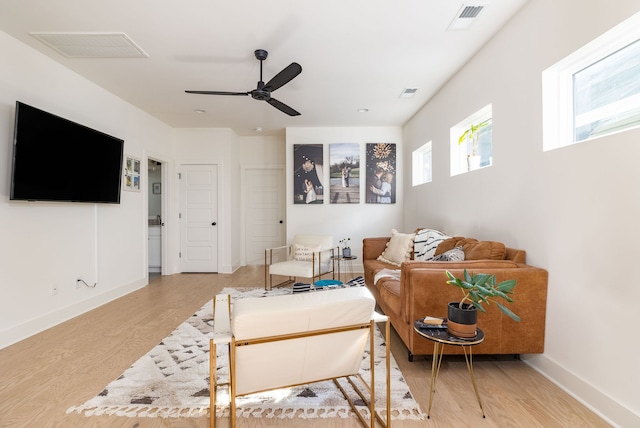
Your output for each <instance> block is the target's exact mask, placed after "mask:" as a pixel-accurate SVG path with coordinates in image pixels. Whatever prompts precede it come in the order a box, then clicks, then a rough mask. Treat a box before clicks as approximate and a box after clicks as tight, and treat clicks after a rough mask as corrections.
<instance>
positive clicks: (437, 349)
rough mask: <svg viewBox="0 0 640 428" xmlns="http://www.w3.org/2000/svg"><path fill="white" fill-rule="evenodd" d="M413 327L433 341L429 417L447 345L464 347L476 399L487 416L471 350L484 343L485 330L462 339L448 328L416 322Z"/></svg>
mask: <svg viewBox="0 0 640 428" xmlns="http://www.w3.org/2000/svg"><path fill="white" fill-rule="evenodd" d="M413 329H414V330H415V331H416V332H417V333H418V334H419V335H420V336H423V337H425V338H427V339H429V340H431V341H433V361H432V363H431V387H430V390H429V410H427V419H429V418H430V416H431V404H432V403H433V394H435V392H436V381H437V380H438V373H440V366H441V365H442V355H443V353H444V347H445V345H452V346H461V347H462V350H463V351H464V359H465V361H466V363H467V370H468V371H469V376H471V383H472V384H473V390H474V391H475V393H476V399H477V400H478V405H480V411H481V412H482V417H483V418H485V417H486V416H485V414H484V408H483V407H482V400H481V399H480V393H479V392H478V385H477V384H476V377H475V376H474V374H473V352H472V350H471V347H472V346H474V345H478V344H480V343H482V341H483V340H484V332H483V331H482V330H480V329H477V330H476V331H477V333H476V337H473V338H470V339H462V338H460V337H456V336H452V335H451V334H449V332H448V331H447V329H446V328H423V327H420V326H419V325H418V324H417V323H416V324H414V325H413Z"/></svg>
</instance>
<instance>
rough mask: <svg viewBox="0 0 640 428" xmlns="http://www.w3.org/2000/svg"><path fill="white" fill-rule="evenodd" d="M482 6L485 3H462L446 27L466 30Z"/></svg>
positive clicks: (454, 29) (453, 29)
mask: <svg viewBox="0 0 640 428" xmlns="http://www.w3.org/2000/svg"><path fill="white" fill-rule="evenodd" d="M484 8H485V5H475V6H469V5H465V4H463V5H462V7H461V8H460V10H458V13H457V14H456V17H455V18H453V21H451V24H449V26H448V27H447V30H448V31H456V30H468V29H469V28H471V25H472V24H473V23H474V22H475V21H476V18H477V17H478V15H480V12H482V10H483V9H484Z"/></svg>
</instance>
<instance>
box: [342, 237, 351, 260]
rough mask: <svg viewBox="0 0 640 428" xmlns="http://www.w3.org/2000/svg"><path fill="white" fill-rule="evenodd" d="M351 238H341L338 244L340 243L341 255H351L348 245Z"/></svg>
mask: <svg viewBox="0 0 640 428" xmlns="http://www.w3.org/2000/svg"><path fill="white" fill-rule="evenodd" d="M349 241H351V238H342V239H341V240H340V244H342V257H351V247H350V246H349Z"/></svg>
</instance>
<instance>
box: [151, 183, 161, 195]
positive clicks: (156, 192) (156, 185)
mask: <svg viewBox="0 0 640 428" xmlns="http://www.w3.org/2000/svg"><path fill="white" fill-rule="evenodd" d="M152 186H153V194H154V195H159V194H161V193H162V187H161V183H153V185H152Z"/></svg>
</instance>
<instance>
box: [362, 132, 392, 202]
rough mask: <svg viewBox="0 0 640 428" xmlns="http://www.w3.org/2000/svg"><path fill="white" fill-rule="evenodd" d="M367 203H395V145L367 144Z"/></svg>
mask: <svg viewBox="0 0 640 428" xmlns="http://www.w3.org/2000/svg"><path fill="white" fill-rule="evenodd" d="M366 152H367V184H366V186H367V188H366V194H367V203H368V204H395V203H396V180H395V178H396V174H397V171H396V145H395V144H388V143H373V144H372V143H368V144H367V150H366Z"/></svg>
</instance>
